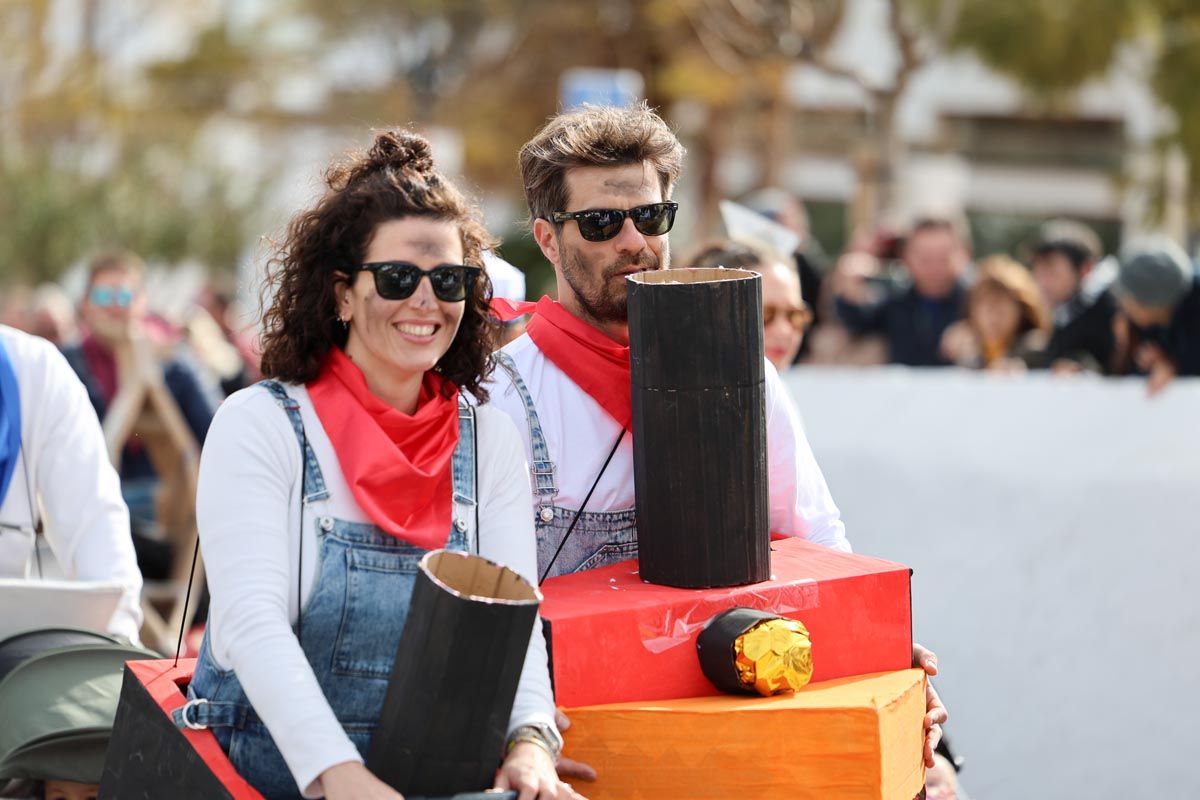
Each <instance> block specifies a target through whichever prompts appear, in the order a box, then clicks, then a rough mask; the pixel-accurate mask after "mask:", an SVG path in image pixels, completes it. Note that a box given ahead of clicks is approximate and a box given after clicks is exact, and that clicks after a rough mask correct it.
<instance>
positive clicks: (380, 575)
mask: <svg viewBox="0 0 1200 800" xmlns="http://www.w3.org/2000/svg"><path fill="white" fill-rule="evenodd" d="M263 386H265V387H266V389H267V390H268V391H270V393H271V394H272V396H274V398H275V400H276V402H278V403H279V405H280V406H281V407H282V408H283V409H284V411H285V412H286V413H287V415H288V418H289V419H290V420H291V423H292V427H293V428H294V429H295V432H296V438H297V440H298V441H299V442H300V447H301V448H302V452H303V455H304V477H303V482H304V483H303V489H302V491H303V496H304V504H305V505H308V504H310V503H317V502H320V501H323V500H325V499H327V498H328V497H329V492H328V490H327V489H326V487H325V480H324V478H323V477H322V475H321V467H320V465H319V464H318V463H317V459H316V456H315V455H314V454H313V451H312V448H311V447H309V446H308V440H307V438H306V437H305V436H304V423H303V422H302V421H301V418H300V406H299V404H298V403H297V402H296V401H295V400H294V399H293V398H291V397H289V396H288V394H287V392H286V391H285V390H284V388H283V386H282V385H280V384H279V383H277V382H274V381H264V382H263ZM475 468H476V463H475V412H474V408H472V407H471V406H469V405H467V404H466V403H464V402H462V401H461V400H460V402H459V442H458V447H457V449H455V451H454V457H453V463H452V470H453V480H454V523H453V526H452V528H451V531H450V540H449V542H447V544H446V547H447V548H448V549H451V550H465V551H468V552H475V551H477V549H478V548H477V547H476V546H475V542H474V539H475V537H476V535H477V534H476V530H475V522H476V518H475V477H476V476H475ZM314 524H316V525H317V526H318V532H317V540H318V553H317V554H316V556H317V559H318V561H317V567H316V571H315V573H314V575H315V576H316V577H315V578H314V580H313V585H312V588H311V590H310V592H309V597H308V600H307V602H306V603H305V604H304V607H303V610H302V612H301V617H302V618H303V624H302V626H301V627H300V630H299V634H300V644H301V646H302V648H303V649H304V654H305V655H306V656H307V657H308V662H309V664H311V665H312V669H313V673H314V674H315V675H316V678H317V682H318V683H319V684H320V686H321V690H322V691H323V692H324V693H325V697H326V699H327V700H328V701H329V705H330V706H331V707H332V708H333V712H334V714H335V715H336V716H337V718H338V721H339V722H341V723H342V727H343V728H344V729H345V730H346V733H347V734H348V735H349V737H350V739H351V741H353V742H354V745H355V746H356V747H357V748H358V751H359V752H360V753H362V755H363V757H364V758H366V756H367V754H368V752H369V750H370V745H371V734H372V733H373V731H374V730H375V725H376V723H377V722H378V720H379V716H380V713H381V711H382V708H383V698H384V694H385V692H386V691H387V683H388V677H389V676H390V675H391V672H392V663H393V662H394V661H395V658H396V648H397V646H398V645H399V643H400V634H401V632H402V631H403V629H404V620H405V618H406V617H407V615H408V604H409V601H410V599H411V597H412V589H413V583H414V579H415V576H416V571H417V565H418V563H419V562H420V560H421V557H422V556H423V555H425V553H426V552H427V551H426V550H423V549H421V548H419V547H415V546H413V545H409V544H405V543H404V542H402V541H400V540H398V539H396V538H395V537H393V536H389V535H388V534H386V533H384V532H383V531H382V530H380V529H379V528H378V527H376V526H375V525H372V524H369V523H361V522H347V521H344V520H340V519H334V518H333V517H329V516H321V517H318V518H317V519H316V520H314ZM188 697H189V699H190V700H191V702H190V703H188V705H186V706H184V707H183V708H181V709H177V710H176V711H175V714H174V718H175V723H176V725H177V726H179V727H185V725H187V724H189V723H190V726H192V727H208V728H212V730H213V733H214V734H215V735H216V737H217V741H218V742H220V744H221V747H222V749H224V750H225V752H226V753H227V754H228V755H229V759H230V761H232V762H233V766H234V767H236V768H237V771H238V772H239V773H240V774H241V776H242V777H243V778H245V779H246V780H247V781H249V782H250V783H251V784H252V785H253V786H254V788H256V789H257V790H258V791H259V792H261V793H262V794H263V796H264V797H266V798H267V799H268V800H274V798H295V797H299V796H300V789H299V788H298V787H297V786H296V782H295V780H293V778H292V774H291V772H290V771H289V770H288V768H287V765H286V764H285V763H284V760H283V756H282V755H281V754H280V753H279V750H278V748H276V746H275V742H274V741H273V740H272V739H271V735H270V733H269V732H268V731H267V729H266V726H264V725H263V723H262V722H261V721H260V720H259V718H258V716H257V715H256V714H255V713H254V709H253V708H252V707H251V705H250V702H249V700H247V698H246V695H245V693H244V692H243V691H242V687H241V684H239V683H238V679H237V675H235V674H234V673H233V671H232V670H221V669H220V668H218V666H217V665H216V663H215V662H214V661H213V656H212V650H211V649H210V645H209V638H208V632H206V633H205V635H204V641H203V643H202V644H201V646H200V657H199V659H197V661H196V668H195V673H194V674H193V675H192V682H191V685H190V686H189V687H188ZM202 700H203V701H207V702H203V701H202ZM185 714H186V719H185Z"/></svg>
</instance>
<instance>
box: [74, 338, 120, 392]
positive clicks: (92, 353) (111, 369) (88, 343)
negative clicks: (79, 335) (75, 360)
mask: <svg viewBox="0 0 1200 800" xmlns="http://www.w3.org/2000/svg"><path fill="white" fill-rule="evenodd" d="M79 349H80V350H82V351H83V360H84V361H85V362H87V366H88V371H89V372H91V373H92V380H93V381H95V383H96V388H97V389H99V390H100V396H101V397H103V398H104V404H105V405H106V406H107V405H108V404H110V403H112V401H113V398H114V397H116V396H117V358H116V356H114V355H113V351H112V350H110V349H109V348H108V346H107V345H105V344H104V343H103V342H101V341H100V340H99V339H97V338H96V336H95V334H91V333H89V334H87V335H86V336H84V337H83V341H82V342H80V343H79Z"/></svg>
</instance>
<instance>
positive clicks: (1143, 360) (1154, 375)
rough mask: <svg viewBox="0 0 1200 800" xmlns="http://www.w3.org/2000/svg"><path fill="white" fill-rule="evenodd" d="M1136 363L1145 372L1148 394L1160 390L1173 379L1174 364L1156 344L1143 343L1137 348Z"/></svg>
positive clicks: (1152, 394)
mask: <svg viewBox="0 0 1200 800" xmlns="http://www.w3.org/2000/svg"><path fill="white" fill-rule="evenodd" d="M1136 361H1137V365H1138V366H1139V367H1140V368H1142V369H1144V370H1145V371H1146V372H1147V378H1146V389H1147V391H1148V392H1149V394H1150V396H1151V397H1153V396H1154V395H1156V394H1158V393H1159V392H1161V391H1162V390H1163V389H1166V388H1167V387H1168V386H1170V385H1171V381H1173V380H1175V375H1176V371H1175V364H1174V363H1173V362H1172V361H1171V359H1170V358H1168V357H1167V354H1166V353H1164V352H1163V351H1162V348H1160V347H1159V346H1158V345H1155V344H1144V345H1142V346H1141V347H1139V348H1138V349H1137V356H1136Z"/></svg>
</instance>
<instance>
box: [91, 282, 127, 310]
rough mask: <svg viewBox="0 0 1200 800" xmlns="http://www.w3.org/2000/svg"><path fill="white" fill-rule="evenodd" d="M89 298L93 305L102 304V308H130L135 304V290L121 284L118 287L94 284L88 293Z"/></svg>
mask: <svg viewBox="0 0 1200 800" xmlns="http://www.w3.org/2000/svg"><path fill="white" fill-rule="evenodd" d="M88 299H89V300H91V301H92V305H94V306H100V307H101V308H111V307H112V306H116V307H118V308H129V306H130V305H132V304H133V290H132V289H128V288H126V287H124V286H121V287H119V288H116V289H110V288H109V287H107V286H93V287H92V290H91V291H90V292H89V293H88Z"/></svg>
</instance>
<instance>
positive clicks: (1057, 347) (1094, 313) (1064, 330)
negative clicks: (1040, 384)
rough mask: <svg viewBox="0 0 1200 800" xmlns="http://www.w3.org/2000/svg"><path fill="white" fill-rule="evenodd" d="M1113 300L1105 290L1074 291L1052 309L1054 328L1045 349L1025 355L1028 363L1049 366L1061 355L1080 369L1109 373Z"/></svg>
mask: <svg viewBox="0 0 1200 800" xmlns="http://www.w3.org/2000/svg"><path fill="white" fill-rule="evenodd" d="M1116 313H1117V301H1116V299H1115V298H1114V297H1113V296H1112V293H1111V292H1109V291H1107V290H1105V291H1103V292H1101V293H1100V294H1099V295H1097V296H1096V297H1094V298H1088V297H1086V296H1085V295H1084V294H1083V293H1079V294H1076V295H1075V296H1074V297H1073V298H1071V299H1070V300H1068V301H1067V302H1066V303H1064V304H1063V305H1062V307H1060V308H1059V309H1057V310H1056V311H1055V312H1054V330H1053V332H1052V333H1051V334H1050V342H1049V343H1048V344H1047V345H1046V349H1045V350H1043V351H1041V352H1039V353H1037V354H1036V355H1035V356H1034V357H1033V358H1031V359H1029V361H1030V366H1031V367H1052V366H1054V362H1056V361H1061V360H1063V359H1066V360H1069V361H1074V362H1076V363H1078V364H1080V365H1082V366H1083V368H1084V369H1086V370H1090V371H1094V372H1100V373H1102V374H1105V375H1107V374H1109V373H1110V372H1111V371H1112V369H1113V351H1114V350H1115V349H1116V340H1115V339H1114V338H1113V317H1114V316H1116Z"/></svg>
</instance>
